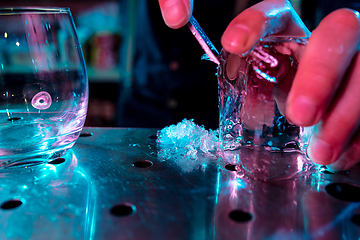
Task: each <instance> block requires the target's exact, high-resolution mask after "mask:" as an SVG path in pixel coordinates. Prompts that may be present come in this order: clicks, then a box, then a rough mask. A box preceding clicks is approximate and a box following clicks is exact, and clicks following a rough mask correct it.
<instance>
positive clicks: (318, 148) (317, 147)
mask: <svg viewBox="0 0 360 240" xmlns="http://www.w3.org/2000/svg"><path fill="white" fill-rule="evenodd" d="M307 154H308V156H309V157H310V159H311V160H312V161H313V162H314V163H316V164H321V165H328V164H331V163H333V160H332V157H333V149H332V147H331V146H330V145H329V144H328V143H327V142H325V141H324V140H322V139H319V138H316V137H314V136H312V137H311V139H310V145H309V147H308V149H307Z"/></svg>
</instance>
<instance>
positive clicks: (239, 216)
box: [229, 210, 252, 223]
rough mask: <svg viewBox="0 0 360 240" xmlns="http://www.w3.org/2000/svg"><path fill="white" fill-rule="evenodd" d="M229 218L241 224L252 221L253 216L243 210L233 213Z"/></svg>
mask: <svg viewBox="0 0 360 240" xmlns="http://www.w3.org/2000/svg"><path fill="white" fill-rule="evenodd" d="M229 217H230V219H231V220H233V221H235V222H241V223H245V222H248V221H250V220H251V219H252V215H251V214H250V213H247V212H244V211H242V210H233V211H231V212H230V214H229Z"/></svg>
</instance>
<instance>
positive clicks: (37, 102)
mask: <svg viewBox="0 0 360 240" xmlns="http://www.w3.org/2000/svg"><path fill="white" fill-rule="evenodd" d="M51 103H52V100H51V96H50V94H49V93H48V92H45V91H43V92H38V93H37V94H36V95H35V96H34V97H33V98H32V99H31V105H32V106H33V107H34V108H36V109H39V110H44V109H48V108H49V107H50V106H51Z"/></svg>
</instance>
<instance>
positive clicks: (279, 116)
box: [217, 36, 312, 179]
mask: <svg viewBox="0 0 360 240" xmlns="http://www.w3.org/2000/svg"><path fill="white" fill-rule="evenodd" d="M306 43H307V38H291V37H274V36H271V37H266V38H264V39H262V40H261V41H260V42H259V43H258V44H257V45H256V46H254V48H253V49H252V50H251V51H250V52H248V53H247V54H245V55H244V56H239V55H236V54H230V53H228V52H226V51H224V50H223V51H222V52H221V55H220V65H219V68H218V72H217V75H218V85H219V110H220V129H219V137H220V142H221V149H222V150H223V152H224V156H227V157H230V158H231V157H232V158H234V156H236V159H239V166H240V167H241V169H242V170H243V171H244V173H245V174H248V175H250V176H252V177H254V178H258V179H277V178H282V179H283V178H290V177H291V176H293V175H294V174H297V173H299V172H301V171H303V170H306V169H308V168H309V166H310V165H311V162H310V161H309V160H308V159H307V158H306V155H305V151H306V147H307V143H308V139H309V137H310V135H311V132H312V128H311V127H309V128H304V127H299V126H296V125H293V124H292V123H290V122H289V121H288V120H287V119H286V118H285V116H284V115H285V114H284V112H285V101H286V98H287V95H288V92H289V90H290V88H291V85H292V82H293V79H294V76H295V73H296V71H297V67H298V64H299V61H300V59H301V57H302V54H303V51H304V49H305V47H306ZM229 151H231V152H229Z"/></svg>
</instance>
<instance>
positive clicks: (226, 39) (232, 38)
mask: <svg viewBox="0 0 360 240" xmlns="http://www.w3.org/2000/svg"><path fill="white" fill-rule="evenodd" d="M249 34H250V30H249V28H248V27H247V26H245V25H242V24H237V25H234V26H232V27H231V28H229V29H227V30H226V31H225V33H224V35H223V36H222V38H223V44H225V45H228V46H229V47H231V48H236V49H239V48H244V47H245V46H246V44H247V42H248V39H249ZM247 50H248V49H246V50H245V51H247Z"/></svg>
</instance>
